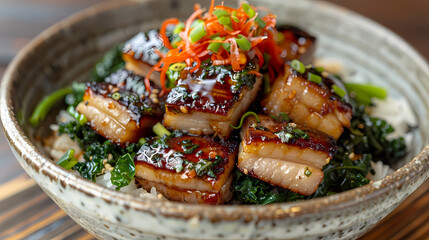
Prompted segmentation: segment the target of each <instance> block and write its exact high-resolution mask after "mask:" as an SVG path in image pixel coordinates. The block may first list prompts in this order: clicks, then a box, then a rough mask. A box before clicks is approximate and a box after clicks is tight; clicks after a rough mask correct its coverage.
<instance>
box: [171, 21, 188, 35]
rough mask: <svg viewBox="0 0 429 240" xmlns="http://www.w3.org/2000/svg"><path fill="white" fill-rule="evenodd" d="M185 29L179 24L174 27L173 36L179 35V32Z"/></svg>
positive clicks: (182, 24)
mask: <svg viewBox="0 0 429 240" xmlns="http://www.w3.org/2000/svg"><path fill="white" fill-rule="evenodd" d="M184 29H185V24H184V23H182V22H180V23H179V24H177V25H176V26H175V27H174V30H173V34H179V33H180V32H181V31H183V30H184Z"/></svg>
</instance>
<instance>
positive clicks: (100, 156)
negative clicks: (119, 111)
mask: <svg viewBox="0 0 429 240" xmlns="http://www.w3.org/2000/svg"><path fill="white" fill-rule="evenodd" d="M58 133H59V134H64V133H65V134H69V136H70V137H71V138H72V139H75V140H77V142H78V143H79V145H80V146H81V148H82V149H84V152H85V153H84V155H83V158H84V160H85V161H84V162H78V163H77V164H76V165H74V167H73V169H74V170H76V171H78V172H79V173H80V175H81V176H82V177H84V178H87V179H90V180H92V181H95V178H96V176H97V175H99V174H101V172H102V170H103V168H104V164H105V163H109V164H110V165H111V166H114V167H116V164H117V162H118V161H119V160H120V159H121V157H123V156H124V155H126V154H129V156H130V157H131V158H134V156H135V154H136V153H137V151H138V149H139V148H140V145H139V144H135V143H132V144H129V145H127V146H126V147H121V146H119V145H117V144H115V143H113V142H112V141H110V140H107V139H105V138H104V137H102V136H101V135H99V134H97V133H96V132H95V131H94V130H93V129H92V128H91V127H90V126H89V125H88V124H85V125H79V124H78V123H77V122H76V121H70V122H66V123H60V125H59V130H58ZM104 160H106V162H104ZM115 181H118V182H119V181H121V180H120V179H119V177H117V178H116V180H115ZM122 181H123V182H126V181H127V180H126V179H124V180H122Z"/></svg>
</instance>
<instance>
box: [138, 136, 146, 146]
mask: <svg viewBox="0 0 429 240" xmlns="http://www.w3.org/2000/svg"><path fill="white" fill-rule="evenodd" d="M145 143H146V138H144V137H142V138H140V139H139V145H143V144H145Z"/></svg>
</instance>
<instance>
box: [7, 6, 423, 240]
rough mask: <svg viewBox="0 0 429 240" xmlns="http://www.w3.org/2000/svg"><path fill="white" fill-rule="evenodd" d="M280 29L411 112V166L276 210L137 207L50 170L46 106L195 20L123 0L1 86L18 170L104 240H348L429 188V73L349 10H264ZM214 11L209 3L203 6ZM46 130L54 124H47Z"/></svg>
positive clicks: (182, 10)
mask: <svg viewBox="0 0 429 240" xmlns="http://www.w3.org/2000/svg"><path fill="white" fill-rule="evenodd" d="M251 2H252V3H253V4H254V5H262V6H265V7H268V8H270V9H272V10H273V12H274V13H276V14H277V15H278V19H279V22H287V23H292V24H296V25H298V26H301V27H304V28H305V29H307V30H308V31H309V32H311V33H313V34H315V35H316V36H317V37H318V38H319V40H320V41H319V46H318V50H317V52H316V55H317V56H319V57H320V56H322V57H333V58H337V59H341V60H342V61H344V63H345V65H346V66H350V68H351V70H353V71H356V72H357V73H359V74H361V76H362V77H363V78H365V79H366V80H368V81H369V82H375V83H377V84H379V85H382V86H386V87H387V88H389V90H390V92H391V94H392V95H393V96H402V97H405V98H406V99H407V100H408V101H409V102H410V103H411V105H412V106H413V113H414V114H415V117H416V118H417V122H418V125H419V128H418V130H416V132H415V135H414V139H413V144H412V145H411V146H410V147H411V148H410V156H409V157H408V158H407V159H406V161H405V162H403V163H401V166H400V168H398V169H397V170H396V171H395V172H394V173H393V174H391V175H389V176H387V177H385V178H383V179H381V180H379V181H375V182H372V183H370V184H368V185H366V186H364V187H360V188H357V189H354V190H350V191H346V192H344V193H340V194H336V195H332V196H328V197H323V198H319V199H313V200H308V201H302V202H294V203H282V204H272V205H268V206H247V205H240V206H203V205H188V204H181V203H177V202H168V201H156V200H148V199H146V200H145V199H139V198H135V197H132V196H129V195H126V194H123V193H120V192H117V191H114V190H109V189H107V188H104V187H101V186H99V185H97V184H95V183H93V182H90V181H88V180H85V179H83V178H81V177H79V176H76V175H75V174H72V173H71V172H69V171H66V170H64V169H62V168H61V167H59V166H57V165H56V164H55V163H53V162H52V161H51V160H50V159H49V157H48V155H47V154H46V153H45V152H44V150H43V149H42V148H41V146H40V143H39V142H38V141H37V140H38V139H37V137H36V136H37V135H43V134H44V133H45V134H46V132H48V129H47V127H46V125H45V126H42V127H40V128H39V129H36V130H34V129H32V128H31V127H30V126H29V125H28V123H27V122H28V121H27V120H28V117H29V115H30V113H31V111H32V110H33V109H34V107H35V105H36V104H37V102H39V101H40V100H41V98H42V97H43V96H44V95H46V94H48V93H50V92H52V91H53V90H55V89H58V88H60V87H64V86H66V85H69V84H70V83H71V82H72V81H84V80H85V79H86V78H87V76H88V71H89V69H90V68H91V67H92V66H93V65H94V63H95V62H96V60H97V59H99V58H100V56H101V55H102V53H103V52H105V51H106V50H107V49H109V48H110V47H111V46H113V45H114V44H116V43H119V42H121V41H124V40H126V39H128V38H130V37H131V36H132V35H134V34H135V33H137V32H138V31H140V30H147V29H149V28H154V27H157V26H159V25H160V23H161V21H162V20H163V19H165V18H168V17H172V16H175V17H179V18H186V17H187V16H189V14H190V12H191V11H192V6H193V4H194V1H178V0H159V1H117V2H108V3H105V4H103V5H100V6H96V7H93V8H90V9H88V10H86V11H83V12H81V13H79V14H77V15H75V16H73V17H71V18H69V19H66V20H65V21H62V22H59V23H58V24H56V25H54V26H53V27H51V28H49V29H48V30H46V31H44V32H43V33H42V34H40V35H39V36H38V37H37V38H36V39H34V40H33V41H32V42H31V43H30V44H28V45H27V46H26V47H25V48H24V49H23V50H22V51H21V52H20V53H19V54H18V55H17V56H16V58H15V59H14V60H13V62H12V63H11V64H10V66H9V68H8V69H7V71H6V73H5V75H4V78H3V82H2V85H1V101H0V108H1V109H0V110H1V121H2V124H3V129H4V131H5V134H6V137H7V139H8V141H9V143H10V146H11V148H12V151H13V152H14V154H15V156H16V158H17V159H18V161H19V163H20V164H21V165H22V167H23V168H24V169H25V171H26V172H27V173H28V174H29V175H30V176H31V177H32V178H34V179H35V180H36V181H37V183H38V184H39V185H40V187H41V188H42V189H43V190H44V191H45V192H46V193H47V194H48V195H49V196H50V197H51V198H52V199H53V200H54V201H55V202H56V203H57V204H58V205H59V206H60V207H61V208H62V209H64V211H66V212H67V214H69V215H70V217H71V218H73V219H74V220H75V221H76V222H77V223H79V224H80V225H81V226H82V227H83V228H85V229H86V230H88V231H89V232H90V233H92V234H94V235H95V236H96V237H98V238H100V239H165V238H168V239H202V238H206V239H313V238H326V239H351V238H356V237H358V236H360V235H362V234H363V233H365V232H366V231H368V230H369V229H370V228H371V227H373V226H374V225H375V224H376V223H377V222H379V221H380V220H381V219H382V218H383V217H385V216H386V215H387V214H388V213H389V212H391V211H392V210H393V209H394V208H395V207H397V206H398V205H399V204H400V203H401V202H402V201H403V200H404V199H405V198H406V197H407V196H408V195H409V194H411V193H412V192H413V191H414V190H415V189H416V188H417V187H418V186H420V185H421V184H422V183H423V182H424V181H425V180H426V179H427V178H428V177H429V160H428V156H429V147H428V146H425V145H426V142H427V139H428V136H429V126H428V124H429V121H427V119H429V95H428V94H427V93H428V92H429V68H428V65H427V64H426V63H425V61H424V60H423V59H422V57H421V56H420V55H419V54H417V53H416V51H415V50H413V49H412V48H411V47H410V46H409V45H408V44H407V43H405V42H404V41H403V40H402V39H400V38H399V37H398V36H396V35H395V34H393V33H392V32H390V31H389V30H386V29H385V28H383V27H382V26H380V25H378V24H376V23H374V22H372V21H370V20H368V19H365V18H363V17H361V16H359V15H357V14H355V13H353V12H350V11H348V10H346V9H343V8H340V7H337V6H334V5H332V4H328V3H324V2H320V1H307V0H299V1H297V0H288V1H285V0H259V1H251ZM206 4H207V2H206ZM48 122H49V120H48Z"/></svg>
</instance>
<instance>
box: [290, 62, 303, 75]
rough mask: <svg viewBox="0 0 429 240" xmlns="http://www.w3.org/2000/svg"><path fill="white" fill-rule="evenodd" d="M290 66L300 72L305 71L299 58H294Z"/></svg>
mask: <svg viewBox="0 0 429 240" xmlns="http://www.w3.org/2000/svg"><path fill="white" fill-rule="evenodd" d="M291 67H292V68H293V69H294V70H295V71H297V72H298V73H300V74H303V73H305V66H304V64H303V63H302V62H301V61H299V60H296V59H294V60H292V62H291Z"/></svg>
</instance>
